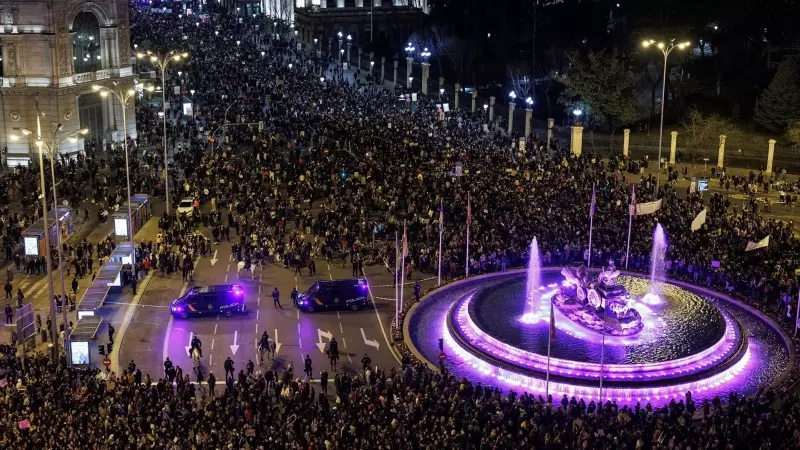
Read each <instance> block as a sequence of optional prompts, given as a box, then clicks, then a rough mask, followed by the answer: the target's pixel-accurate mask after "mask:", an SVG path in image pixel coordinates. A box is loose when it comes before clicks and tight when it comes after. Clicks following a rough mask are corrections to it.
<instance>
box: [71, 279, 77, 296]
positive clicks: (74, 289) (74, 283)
mask: <svg viewBox="0 0 800 450" xmlns="http://www.w3.org/2000/svg"><path fill="white" fill-rule="evenodd" d="M72 292H73V293H75V294H77V293H78V276H77V275H74V276H73V277H72Z"/></svg>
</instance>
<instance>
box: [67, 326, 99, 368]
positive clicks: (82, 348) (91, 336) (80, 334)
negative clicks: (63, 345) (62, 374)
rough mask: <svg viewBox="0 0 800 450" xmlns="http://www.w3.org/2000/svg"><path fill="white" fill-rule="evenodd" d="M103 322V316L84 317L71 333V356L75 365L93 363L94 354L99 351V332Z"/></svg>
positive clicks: (71, 360)
mask: <svg viewBox="0 0 800 450" xmlns="http://www.w3.org/2000/svg"><path fill="white" fill-rule="evenodd" d="M102 323H103V318H102V317H99V316H96V317H83V318H80V319H78V323H77V324H75V327H74V328H73V329H72V333H70V334H69V358H70V362H71V363H72V365H74V366H90V365H92V354H95V353H98V352H96V350H97V333H98V331H99V330H100V326H101V325H102Z"/></svg>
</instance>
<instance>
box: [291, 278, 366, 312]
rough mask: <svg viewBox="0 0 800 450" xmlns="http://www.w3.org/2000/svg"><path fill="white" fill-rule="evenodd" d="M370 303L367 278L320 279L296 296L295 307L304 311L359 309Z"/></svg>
mask: <svg viewBox="0 0 800 450" xmlns="http://www.w3.org/2000/svg"><path fill="white" fill-rule="evenodd" d="M371 304H372V299H371V298H370V295H369V286H368V285H367V280H365V279H363V278H360V279H348V280H320V281H317V282H316V283H314V284H312V285H311V287H310V288H308V290H307V291H305V292H303V293H302V294H299V295H298V297H297V308H298V309H300V310H302V311H305V312H314V311H324V310H334V309H351V310H353V311H358V310H359V309H361V308H363V307H365V306H369V305H371Z"/></svg>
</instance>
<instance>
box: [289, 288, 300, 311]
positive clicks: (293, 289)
mask: <svg viewBox="0 0 800 450" xmlns="http://www.w3.org/2000/svg"><path fill="white" fill-rule="evenodd" d="M299 296H300V294H299V293H298V292H297V286H295V287H293V288H292V293H291V297H292V304H294V307H295V308H297V298H298V297H299Z"/></svg>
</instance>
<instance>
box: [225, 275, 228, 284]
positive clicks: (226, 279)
mask: <svg viewBox="0 0 800 450" xmlns="http://www.w3.org/2000/svg"><path fill="white" fill-rule="evenodd" d="M225 282H226V283H227V282H228V274H227V273H226V274H225Z"/></svg>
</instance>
